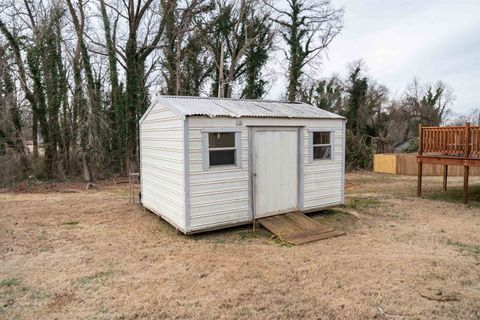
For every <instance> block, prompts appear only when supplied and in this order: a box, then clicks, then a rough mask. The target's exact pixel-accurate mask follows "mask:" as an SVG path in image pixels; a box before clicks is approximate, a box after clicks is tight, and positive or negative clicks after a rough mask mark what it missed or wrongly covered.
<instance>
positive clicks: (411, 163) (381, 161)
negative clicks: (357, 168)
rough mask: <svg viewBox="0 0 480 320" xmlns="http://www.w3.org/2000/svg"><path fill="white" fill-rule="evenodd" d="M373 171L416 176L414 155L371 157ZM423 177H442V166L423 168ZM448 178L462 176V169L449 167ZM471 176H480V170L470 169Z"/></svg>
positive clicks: (415, 155)
mask: <svg viewBox="0 0 480 320" xmlns="http://www.w3.org/2000/svg"><path fill="white" fill-rule="evenodd" d="M373 171H374V172H379V173H391V174H398V175H409V176H415V175H417V154H416V153H385V154H375V155H374V156H373ZM423 175H425V176H442V175H443V165H440V164H434V165H428V166H424V167H423ZM448 175H449V176H463V167H459V166H451V167H449V168H448ZM470 175H471V176H480V168H473V167H472V168H470Z"/></svg>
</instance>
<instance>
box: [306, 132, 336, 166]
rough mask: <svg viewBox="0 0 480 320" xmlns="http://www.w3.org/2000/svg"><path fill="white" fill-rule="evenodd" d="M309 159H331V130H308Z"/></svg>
mask: <svg viewBox="0 0 480 320" xmlns="http://www.w3.org/2000/svg"><path fill="white" fill-rule="evenodd" d="M310 141H311V147H310V159H311V160H331V159H332V153H333V147H332V132H331V131H311V132H310Z"/></svg>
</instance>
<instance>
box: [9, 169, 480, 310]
mask: <svg viewBox="0 0 480 320" xmlns="http://www.w3.org/2000/svg"><path fill="white" fill-rule="evenodd" d="M479 182H480V180H479V179H478V178H476V177H474V178H472V181H471V184H472V186H474V185H475V184H478V183H479ZM441 184H442V182H441V178H440V177H425V178H424V186H425V195H426V197H427V198H426V199H421V198H416V197H415V196H414V195H415V186H416V180H415V177H398V176H388V175H381V174H371V173H356V174H350V175H347V201H346V208H343V209H348V210H355V212H357V213H358V217H357V216H355V215H352V214H349V213H347V212H343V211H342V210H336V209H335V208H334V209H331V210H328V211H324V212H319V213H315V214H312V215H311V217H313V218H314V219H316V220H318V221H321V222H322V223H325V224H329V225H331V226H332V227H334V228H335V229H338V230H342V231H346V233H347V234H346V235H345V236H342V237H339V238H333V239H327V240H323V241H318V242H313V243H310V244H306V245H302V246H296V247H295V246H294V247H292V246H286V245H283V244H282V243H280V242H278V241H275V240H274V239H273V240H272V238H271V234H270V233H269V232H267V231H266V230H264V229H262V228H260V227H258V228H257V229H256V232H255V233H253V232H252V228H251V226H246V227H241V228H233V229H228V230H221V231H216V232H210V233H205V234H199V235H195V236H188V237H187V236H183V235H180V234H177V232H176V231H175V230H174V228H173V227H171V226H170V225H169V224H168V223H166V222H164V221H163V220H161V219H159V218H158V217H156V216H155V215H153V214H152V213H149V212H148V211H145V210H143V208H141V207H140V206H138V205H132V204H128V186H127V185H124V184H119V185H113V184H102V185H100V186H99V187H98V188H96V189H94V190H88V191H86V190H84V185H83V184H79V185H75V184H68V185H66V186H63V185H61V184H60V185H58V186H57V189H56V190H64V189H65V190H75V191H76V192H74V193H69V192H66V193H65V192H56V191H54V192H47V191H48V190H43V191H44V192H41V193H39V192H35V193H27V192H22V193H6V194H0V212H1V215H0V261H1V263H0V318H2V319H3V318H4V319H172V318H177V319H187V318H197V319H219V318H220V319H232V318H235V319H237V318H238V319H292V318H295V319H298V318H312V319H319V318H320V319H375V318H376V319H382V318H385V319H387V318H391V319H393V318H392V317H396V319H402V318H408V319H479V318H480V311H479V310H480V278H479V274H480V233H479V232H478V230H480V210H479V209H478V208H477V207H475V206H470V207H465V206H463V205H462V204H461V200H462V199H461V198H459V199H458V202H455V201H447V200H445V199H438V200H432V199H429V198H428V194H429V193H436V192H439V191H441ZM461 184H462V180H461V178H456V177H455V178H451V179H450V180H449V186H451V188H460V186H461Z"/></svg>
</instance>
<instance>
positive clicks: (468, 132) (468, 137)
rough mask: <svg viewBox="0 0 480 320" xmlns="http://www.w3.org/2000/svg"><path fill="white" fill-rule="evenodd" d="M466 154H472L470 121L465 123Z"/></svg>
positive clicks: (466, 155) (466, 156)
mask: <svg viewBox="0 0 480 320" xmlns="http://www.w3.org/2000/svg"><path fill="white" fill-rule="evenodd" d="M464 153H465V154H464V156H465V158H468V157H469V156H470V123H469V122H467V123H465V146H464Z"/></svg>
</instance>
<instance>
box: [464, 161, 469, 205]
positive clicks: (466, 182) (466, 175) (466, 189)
mask: <svg viewBox="0 0 480 320" xmlns="http://www.w3.org/2000/svg"><path fill="white" fill-rule="evenodd" d="M469 173H470V167H469V166H464V167H463V203H464V204H467V203H468V176H469Z"/></svg>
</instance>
